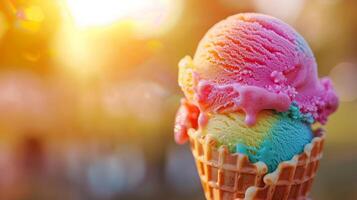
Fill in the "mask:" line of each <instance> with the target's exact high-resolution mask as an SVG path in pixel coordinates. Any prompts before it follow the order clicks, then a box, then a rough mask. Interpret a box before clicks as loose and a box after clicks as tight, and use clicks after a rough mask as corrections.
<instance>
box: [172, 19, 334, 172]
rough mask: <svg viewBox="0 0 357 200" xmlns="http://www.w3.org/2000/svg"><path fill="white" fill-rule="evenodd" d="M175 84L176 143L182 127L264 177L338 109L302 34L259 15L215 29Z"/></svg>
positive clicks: (181, 69) (185, 61)
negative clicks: (262, 168) (245, 160)
mask: <svg viewBox="0 0 357 200" xmlns="http://www.w3.org/2000/svg"><path fill="white" fill-rule="evenodd" d="M179 85H180V87H181V89H182V90H183V92H184V94H185V98H184V99H183V100H182V102H181V107H180V109H179V111H178V113H177V116H176V125H175V140H176V142H177V143H180V144H181V143H185V142H186V141H187V139H188V136H187V131H188V130H189V129H191V128H192V129H196V130H200V132H201V134H204V135H210V136H212V137H213V138H215V139H216V140H217V141H218V143H219V144H220V145H225V146H227V147H228V148H229V150H230V152H231V153H236V152H238V153H244V154H246V155H247V156H248V157H249V159H250V161H251V162H258V161H262V162H264V163H265V164H266V165H267V166H268V169H269V171H270V172H272V171H274V170H275V169H276V167H277V166H278V164H279V163H280V162H282V161H286V160H289V159H291V158H292V157H293V156H294V155H296V154H299V153H301V152H302V151H303V149H304V146H305V145H306V144H308V143H310V142H311V140H312V138H313V131H312V128H311V125H312V124H313V123H315V122H319V123H321V124H325V123H326V121H327V117H328V116H329V115H330V114H331V113H333V112H334V111H335V110H336V109H337V107H338V98H337V96H336V94H335V92H334V90H333V88H332V84H331V81H330V80H329V79H328V78H323V79H319V78H318V75H317V65H316V61H315V58H314V55H313V53H312V51H311V49H310V47H309V46H308V44H307V43H306V41H305V40H304V39H303V38H302V36H301V35H299V34H298V33H297V32H296V31H295V30H294V29H293V28H291V27H290V26H289V25H287V24H286V23H284V22H282V21H280V20H278V19H276V18H273V17H270V16H266V15H262V14H254V13H244V14H238V15H234V16H231V17H228V18H227V19H225V20H222V21H221V22H219V23H217V24H216V25H214V26H213V27H212V28H211V29H210V30H209V31H208V32H207V33H206V35H205V36H204V37H203V39H202V40H201V41H200V43H199V45H198V48H197V51H196V53H195V56H194V58H193V59H191V58H190V57H189V56H186V57H185V58H183V59H182V60H181V61H180V63H179Z"/></svg>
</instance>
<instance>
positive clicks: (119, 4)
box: [67, 0, 182, 29]
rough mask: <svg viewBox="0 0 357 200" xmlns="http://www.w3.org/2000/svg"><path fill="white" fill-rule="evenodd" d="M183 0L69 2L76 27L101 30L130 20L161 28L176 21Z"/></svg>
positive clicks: (87, 0)
mask: <svg viewBox="0 0 357 200" xmlns="http://www.w3.org/2000/svg"><path fill="white" fill-rule="evenodd" d="M180 2H182V1H181V0H176V1H175V0H67V7H68V10H69V12H70V15H71V16H72V18H73V20H74V23H75V25H76V26H78V27H80V28H88V27H98V26H105V25H110V24H113V23H114V22H117V21H123V20H130V21H133V22H135V23H136V24H137V25H140V26H142V27H145V26H150V27H151V29H152V28H155V27H162V26H163V25H165V24H167V23H172V22H173V21H175V20H173V19H174V18H177V13H178V12H177V11H179V10H180V9H179V8H181V6H180V5H181V3H180Z"/></svg>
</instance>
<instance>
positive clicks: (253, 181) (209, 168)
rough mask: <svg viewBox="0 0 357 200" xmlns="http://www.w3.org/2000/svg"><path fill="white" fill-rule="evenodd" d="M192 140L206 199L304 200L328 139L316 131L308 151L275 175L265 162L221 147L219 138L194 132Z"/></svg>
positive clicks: (307, 146)
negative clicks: (217, 141) (269, 170)
mask: <svg viewBox="0 0 357 200" xmlns="http://www.w3.org/2000/svg"><path fill="white" fill-rule="evenodd" d="M189 138H190V144H191V150H192V154H193V156H194V158H195V162H196V166H197V170H198V174H199V176H200V179H201V183H202V187H203V190H204V193H205V196H206V199H208V200H212V199H214V200H230V199H235V200H239V199H246V200H248V199H253V200H263V199H264V200H286V199H299V200H303V199H308V195H309V192H310V190H311V187H312V182H313V180H314V177H315V175H316V172H317V169H318V166H319V161H320V158H321V156H322V149H323V143H324V138H325V136H324V134H323V132H322V131H321V130H319V131H316V132H315V137H314V138H313V140H312V141H311V143H309V144H307V145H306V146H305V148H304V152H302V153H301V154H299V155H295V156H294V157H293V158H292V159H291V160H289V161H284V162H281V163H280V164H279V166H278V167H277V169H276V170H275V171H274V172H272V173H267V172H268V168H267V166H266V165H265V164H264V163H263V162H257V163H254V164H253V163H251V162H250V161H249V159H248V157H247V156H246V155H244V154H240V153H235V154H231V153H229V151H228V149H227V147H225V146H220V147H219V148H217V147H216V146H217V144H216V141H215V139H213V138H211V137H208V136H202V135H201V134H200V132H199V131H195V130H190V131H189Z"/></svg>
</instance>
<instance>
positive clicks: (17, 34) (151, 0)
mask: <svg viewBox="0 0 357 200" xmlns="http://www.w3.org/2000/svg"><path fill="white" fill-rule="evenodd" d="M253 11H254V12H261V13H266V14H270V15H273V16H276V17H278V18H281V19H283V20H284V21H286V22H288V23H289V24H291V25H292V26H293V27H295V28H296V29H297V30H298V31H299V32H300V33H301V34H302V35H303V36H304V37H305V38H306V40H307V41H308V42H309V43H310V45H311V48H312V49H313V51H314V53H315V55H316V58H317V62H318V65H319V73H320V74H319V75H320V76H330V77H331V78H332V79H333V81H334V83H335V88H336V90H337V92H338V94H339V96H340V98H341V105H340V108H339V111H338V112H337V113H336V114H334V115H333V116H332V117H331V118H330V121H329V123H328V125H327V126H326V129H327V131H328V136H327V139H328V140H327V144H326V148H325V155H324V159H323V160H322V163H321V167H320V171H319V175H318V177H317V179H316V180H315V184H314V190H313V194H312V196H313V198H314V199H316V200H320V199H324V200H329V199H344V200H350V199H351V200H352V199H357V172H356V169H357V150H356V146H354V145H356V144H357V126H356V122H357V121H356V116H355V115H356V114H357V38H356V36H357V1H353V0H310V1H307V0H289V1H285V0H281V1H278V0H270V1H267V0H252V1H248V0H51V1H48V0H47V1H46V0H1V1H0V199H6V200H20V199H21V200H27V199H31V200H32V199H33V200H42V199H51V200H57V199H68V200H81V199H89V200H91V199H93V200H95V199H108V200H111V199H173V200H175V199H197V200H198V199H203V194H202V190H201V186H200V183H199V179H198V176H197V173H196V169H195V166H194V162H193V158H192V156H191V153H190V151H189V148H188V146H187V145H183V146H179V145H176V144H175V143H174V141H173V122H174V115H175V111H176V109H177V107H178V104H179V99H180V98H181V97H182V93H181V92H180V90H179V88H178V86H177V63H178V61H179V59H180V58H182V57H183V56H185V55H193V54H194V51H195V48H196V45H197V44H198V42H199V40H200V38H201V37H202V36H203V35H204V33H205V32H206V31H207V30H208V28H210V27H211V26H212V25H213V24H215V23H216V22H218V21H219V20H221V19H223V18H225V17H227V16H229V15H232V14H235V13H239V12H253Z"/></svg>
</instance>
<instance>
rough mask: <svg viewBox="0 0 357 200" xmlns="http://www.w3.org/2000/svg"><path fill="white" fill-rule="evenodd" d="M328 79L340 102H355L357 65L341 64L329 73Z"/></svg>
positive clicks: (356, 95)
mask: <svg viewBox="0 0 357 200" xmlns="http://www.w3.org/2000/svg"><path fill="white" fill-rule="evenodd" d="M330 77H331V78H332V80H333V82H334V86H335V89H336V92H337V93H338V96H339V97H340V99H341V101H346V102H350V101H355V100H356V99H357V78H356V77H357V65H356V64H354V63H349V62H342V63H339V64H338V65H336V66H335V67H334V68H333V69H332V70H331V72H330Z"/></svg>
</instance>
